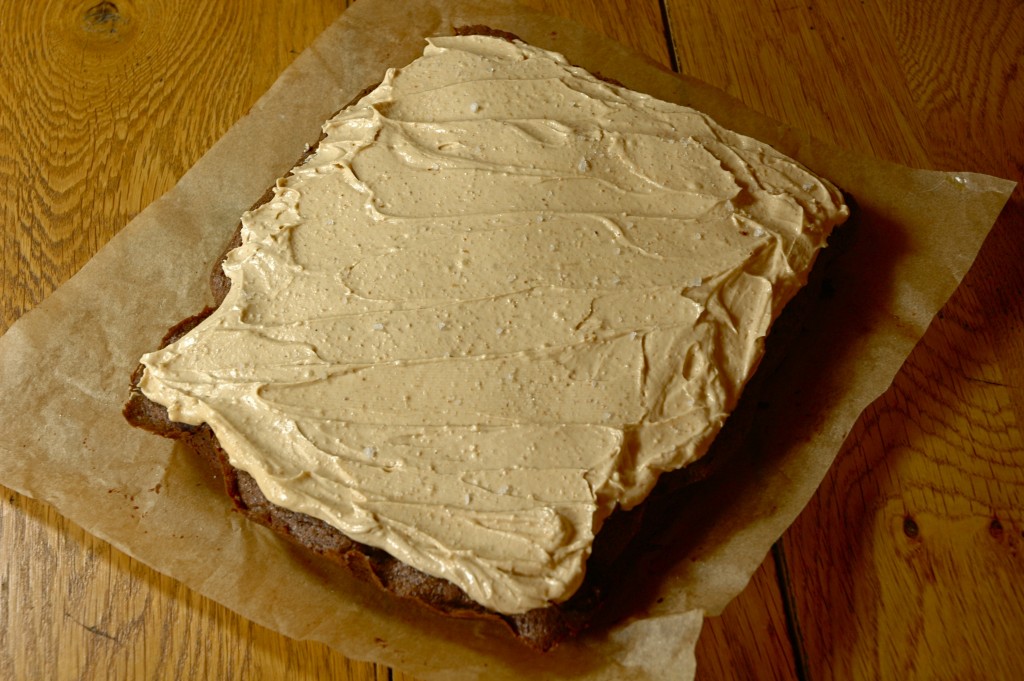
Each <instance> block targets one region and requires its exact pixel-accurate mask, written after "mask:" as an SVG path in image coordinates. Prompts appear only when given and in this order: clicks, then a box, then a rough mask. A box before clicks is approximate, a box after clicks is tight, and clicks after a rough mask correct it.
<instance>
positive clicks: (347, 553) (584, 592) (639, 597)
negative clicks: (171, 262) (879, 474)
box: [123, 26, 821, 651]
mask: <svg viewBox="0 0 1024 681" xmlns="http://www.w3.org/2000/svg"><path fill="white" fill-rule="evenodd" d="M456 33H457V34H460V35H472V34H477V35H489V36H493V37H499V38H504V39H507V40H513V39H517V37H516V36H515V35H513V34H511V33H507V32H504V31H498V30H494V29H490V28H488V27H484V26H467V27H462V28H458V29H456ZM606 80H608V79H606ZM611 82H614V81H611ZM375 87H376V85H374V86H371V87H369V88H367V89H366V90H364V91H363V92H361V93H360V94H359V95H357V96H356V98H354V99H353V101H352V103H355V102H356V101H358V100H359V99H360V98H361V97H362V96H363V95H365V94H367V93H368V92H370V91H371V90H373V89H374V88H375ZM324 136H325V135H323V134H321V136H320V138H319V139H318V140H317V141H316V143H315V144H314V145H313V146H312V147H311V148H310V149H309V150H308V151H307V152H306V153H305V154H304V155H303V156H302V157H300V158H299V159H298V161H297V162H296V164H295V166H298V165H300V164H301V163H302V162H303V161H304V160H305V159H306V158H307V157H308V156H309V155H311V154H312V153H314V152H315V150H316V148H317V146H318V145H319V143H320V141H322V140H323V138H324ZM272 198H273V187H270V188H268V189H267V191H266V192H265V193H264V195H263V196H262V197H261V198H260V199H259V200H258V201H257V202H256V203H255V204H254V205H253V206H252V209H253V210H254V209H256V208H258V207H259V206H261V205H263V204H264V203H266V202H267V201H269V200H271V199H272ZM240 245H241V223H240V222H239V225H238V228H236V230H235V232H234V234H233V236H232V238H231V240H230V242H229V243H228V245H227V247H226V249H225V251H224V254H222V255H221V257H220V258H218V259H217V262H216V264H215V266H214V267H213V270H212V272H211V275H210V288H211V291H212V293H213V298H214V302H215V306H216V305H219V304H220V303H221V302H222V301H223V299H224V298H225V296H226V295H227V293H228V290H229V288H230V280H229V279H228V278H227V277H226V276H225V275H224V273H223V271H222V269H221V262H222V261H223V259H224V256H225V255H226V254H227V252H228V251H230V250H232V249H234V248H236V247H238V246H240ZM820 270H821V268H820V267H817V268H815V272H820ZM816 278H817V277H816ZM816 288H817V287H816V286H809V287H807V288H806V289H805V291H804V292H802V293H801V294H800V295H798V296H797V298H795V299H794V300H793V301H791V303H790V305H789V306H788V307H804V305H800V304H797V303H798V300H802V301H804V302H806V301H807V299H808V297H809V296H808V294H807V289H816ZM213 310H214V308H213V307H207V308H205V309H204V310H203V311H201V312H200V313H198V314H196V315H194V316H192V317H189V318H187V319H184V320H182V321H180V322H179V323H178V324H176V325H175V326H173V327H172V328H171V329H170V330H169V331H168V332H167V334H166V335H165V336H164V338H163V341H162V343H161V346H160V347H164V346H166V345H168V344H170V343H172V342H174V341H176V340H177V339H179V338H180V337H182V336H183V335H185V334H186V333H188V332H189V331H190V330H191V329H193V328H194V327H195V326H197V325H198V324H199V323H201V322H202V321H203V320H204V319H205V318H206V317H207V316H209V315H210V314H211V313H212V312H213ZM785 317H789V318H790V320H792V319H793V318H794V317H802V315H801V314H793V312H791V311H790V310H789V309H788V308H787V314H786V315H784V316H783V317H780V319H779V320H777V322H778V321H782V319H783V318H785ZM777 326H778V323H777ZM783 326H788V327H789V329H788V330H785V331H784V330H783V329H776V328H773V331H772V336H771V338H770V344H771V345H775V346H778V345H780V344H782V345H784V344H786V343H787V342H788V341H787V340H786V339H787V338H788V337H791V336H792V332H793V331H795V328H794V327H793V325H792V324H784V325H783ZM773 357H774V358H777V357H778V354H777V353H773V352H771V351H769V352H768V353H766V356H765V360H766V361H765V362H764V364H773V363H774V362H773V360H772V358H773ZM765 368H769V367H764V366H762V368H761V369H759V371H758V372H757V374H756V375H755V380H753V381H752V382H751V384H749V385H748V386H747V389H746V391H745V394H744V396H743V398H742V400H741V406H740V407H739V408H738V409H737V410H736V412H735V413H734V414H733V415H732V416H731V417H730V419H729V424H728V426H729V429H730V433H731V434H735V433H736V432H743V431H746V430H747V428H748V426H749V418H748V417H749V416H750V414H751V412H752V411H753V409H751V408H746V409H744V406H743V405H744V404H750V403H751V401H756V400H755V398H754V397H753V394H754V393H760V392H761V390H760V384H762V383H763V381H764V375H765V374H766V373H770V371H769V372H766V371H765ZM143 371H144V367H143V366H142V365H141V364H140V365H138V366H137V367H136V369H135V371H134V372H133V373H132V376H131V390H130V396H129V399H128V401H127V403H126V404H125V406H124V409H123V413H124V416H125V418H126V419H127V420H128V422H129V423H131V424H132V425H133V426H136V427H139V428H142V429H145V430H147V431H150V432H153V433H155V434H157V435H160V436H162V437H167V438H171V439H175V440H179V441H181V442H183V443H184V444H185V445H187V446H188V447H189V448H190V449H192V450H193V451H195V453H196V454H197V455H198V456H199V457H200V458H201V459H203V460H205V461H207V462H208V463H209V464H210V470H211V471H213V472H215V474H216V475H218V476H219V477H220V478H221V479H222V480H223V484H224V488H225V491H226V493H227V495H228V496H229V497H230V498H231V500H232V502H233V503H234V505H235V507H236V508H237V509H238V510H239V511H240V512H241V513H243V514H244V515H245V516H246V517H247V518H249V519H250V520H253V521H254V522H257V523H259V524H261V525H264V526H266V527H268V528H270V529H272V530H273V531H274V532H276V533H278V534H279V535H281V536H282V537H284V538H286V539H288V540H289V541H291V542H294V543H296V544H298V545H300V546H302V547H304V548H305V549H307V550H309V551H311V552H313V553H315V554H317V555H319V556H322V557H324V558H326V559H327V560H329V561H331V562H333V563H335V564H337V565H339V566H341V567H344V568H345V569H347V570H348V571H349V572H350V573H351V574H352V575H354V576H355V577H357V578H358V579H360V580H363V581H365V582H367V583H370V584H373V585H375V586H376V587H378V588H380V589H383V590H385V591H387V592H390V593H391V594H394V595H395V596H398V597H402V598H405V599H409V600H410V601H413V602H416V603H418V604H420V605H422V606H424V607H427V608H429V609H431V610H434V611H436V612H440V613H443V614H445V615H448V616H454V617H461V618H472V619H487V620H494V621H499V622H502V623H504V624H505V625H506V626H507V628H508V629H509V631H511V633H512V634H513V635H514V636H515V638H516V639H518V640H519V641H521V642H522V643H525V644H526V645H528V646H530V647H531V648H534V649H537V650H540V651H545V650H549V649H550V648H552V647H553V646H555V645H557V644H558V643H559V642H561V641H563V640H566V639H567V638H571V637H574V636H576V635H578V634H579V633H580V632H582V631H583V630H584V629H586V628H588V627H589V626H593V625H594V624H595V623H596V622H597V621H598V620H601V621H606V620H609V619H614V618H616V617H617V616H618V615H619V614H621V613H622V612H623V610H628V609H635V608H636V607H641V606H642V605H643V603H644V601H645V598H644V592H645V591H646V588H645V584H643V583H633V584H625V582H630V581H632V582H637V580H635V579H632V580H631V579H630V577H631V576H633V575H636V574H638V572H639V571H640V570H641V569H643V568H642V567H638V558H639V557H640V556H641V555H647V554H649V553H658V551H654V552H652V551H649V550H648V549H650V547H651V545H652V544H653V545H660V544H661V543H662V542H661V540H659V539H658V537H659V535H661V533H662V531H663V530H664V528H663V527H662V525H663V523H660V522H657V519H658V516H659V515H660V514H661V513H662V512H671V509H672V508H673V506H674V505H675V503H677V501H678V500H679V496H678V495H679V494H680V490H683V492H682V493H683V494H685V493H686V491H685V490H686V488H687V487H689V486H690V485H691V484H692V483H693V482H696V481H699V480H701V479H703V478H705V477H706V476H707V475H709V474H710V473H711V472H712V471H713V470H715V469H718V468H720V467H721V466H722V464H723V463H724V460H725V459H726V458H728V457H727V456H722V454H721V452H720V450H721V449H722V448H721V447H718V446H715V447H713V448H712V452H709V453H708V454H707V455H705V456H704V457H703V458H702V459H700V460H699V461H697V462H696V463H695V464H692V465H691V466H689V467H687V468H685V469H683V470H680V471H676V472H673V473H671V474H666V475H664V476H663V479H662V481H661V482H660V483H659V486H658V488H656V490H655V492H654V493H653V494H652V495H651V497H650V498H649V499H648V501H646V502H645V503H643V504H641V505H640V506H638V507H637V508H635V509H633V510H631V511H629V512H624V511H621V510H619V511H616V512H615V513H613V514H612V515H611V516H610V517H609V518H608V519H607V520H606V521H605V523H604V526H603V527H602V528H601V531H600V532H599V533H598V535H597V538H596V540H595V543H594V546H593V552H592V554H591V556H590V558H589V559H588V561H587V573H586V577H585V580H584V582H583V584H582V586H581V587H580V588H579V589H578V590H577V592H576V593H575V594H574V595H573V596H572V597H571V598H570V599H569V600H567V601H566V602H564V603H561V604H553V605H550V606H548V607H544V608H537V609H534V610H531V611H529V612H526V613H523V614H518V615H505V614H501V613H497V612H495V611H492V610H489V609H487V608H485V607H483V606H481V605H479V604H478V603H476V602H475V601H473V600H472V599H470V598H469V597H468V596H467V595H466V594H465V592H463V591H462V590H461V589H460V588H459V587H457V586H455V585H454V584H452V583H451V582H448V581H447V580H444V579H441V578H438V577H433V576H431V575H427V574H426V573H423V572H421V571H419V570H417V569H415V568H412V567H410V566H408V565H406V564H404V563H402V562H401V561H399V560H397V559H396V558H394V557H393V556H391V555H390V554H388V553H387V552H386V551H383V550H381V549H377V548H374V547H370V546H367V545H365V544H361V543H359V542H356V541H354V540H352V539H350V538H349V537H347V536H346V535H345V534H343V533H342V532H341V531H339V530H337V529H336V528H334V527H332V526H330V525H328V524H327V523H325V522H323V521H321V520H319V519H317V518H314V517H312V516H308V515H305V514H302V513H297V512H294V511H291V510H288V509H285V508H282V507H280V506H277V505H275V504H273V503H271V502H270V501H268V500H267V498H266V497H265V496H264V495H263V493H262V492H261V491H260V489H259V487H258V486H257V484H256V481H255V480H254V479H253V478H252V477H251V476H250V475H249V474H248V473H246V472H245V471H242V470H239V469H236V468H235V467H233V466H232V465H231V464H230V463H229V461H228V458H227V454H226V453H225V451H224V450H223V449H222V448H221V446H220V443H219V442H218V440H217V437H216V435H215V434H214V433H213V431H212V429H210V428H209V426H207V425H206V424H202V425H199V426H191V425H187V424H183V423H178V422H174V421H172V420H171V419H170V418H169V417H168V414H167V410H166V408H164V407H163V406H162V405H159V404H157V403H155V402H153V401H151V400H150V399H149V398H147V397H146V396H145V395H144V394H143V393H142V392H141V390H140V389H139V381H140V379H141V377H142V374H143ZM744 414H746V415H744ZM720 438H721V435H720ZM733 440H735V438H733ZM725 449H731V447H725ZM645 509H653V510H651V511H650V512H649V515H651V516H653V521H652V522H648V523H644V516H645ZM662 548H665V547H662ZM669 553H673V554H674V553H675V552H669ZM644 581H645V582H646V581H648V580H644ZM647 586H649V585H647ZM613 594H614V596H615V598H614V601H615V603H614V604H612V603H610V601H611V600H613V599H612V598H611V597H612V595H613Z"/></svg>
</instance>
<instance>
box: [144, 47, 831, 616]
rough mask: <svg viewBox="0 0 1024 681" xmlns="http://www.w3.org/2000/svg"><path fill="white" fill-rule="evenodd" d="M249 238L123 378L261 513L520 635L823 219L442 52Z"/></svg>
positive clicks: (619, 123)
mask: <svg viewBox="0 0 1024 681" xmlns="http://www.w3.org/2000/svg"><path fill="white" fill-rule="evenodd" d="M323 129H324V133H325V135H326V137H325V138H324V139H323V140H322V141H321V143H320V144H319V145H318V147H317V148H316V150H315V151H314V153H313V154H312V155H311V156H309V157H308V158H307V159H306V161H305V162H304V163H302V164H301V165H300V166H298V167H296V168H295V169H293V171H292V172H291V174H290V175H289V176H287V177H285V178H284V179H282V180H279V181H278V183H277V187H276V189H275V192H274V196H273V198H272V199H271V200H270V201H268V202H267V203H265V204H263V205H262V206H260V207H259V208H257V209H255V210H253V211H251V212H249V213H247V214H245V215H244V216H243V218H242V245H241V246H240V247H239V248H237V249H235V250H234V251H232V252H231V253H230V254H229V255H228V256H227V259H226V260H225V262H224V265H223V267H224V271H225V273H226V274H227V276H228V277H229V278H230V280H231V289H230V292H229V293H228V295H227V297H226V299H225V300H224V301H223V303H222V304H221V305H220V307H219V309H217V310H216V311H215V312H214V313H213V314H212V315H211V316H210V317H209V318H208V319H206V320H205V321H204V322H203V323H202V324H200V325H199V326H198V327H197V328H195V329H194V330H193V331H191V332H190V333H188V334H187V335H186V336H184V337H183V338H181V339H180V340H178V341H177V342H175V343H173V344H171V345H169V346H167V347H166V348H163V349H161V350H159V351H157V352H153V353H150V354H148V355H146V356H144V357H143V358H142V362H143V364H144V365H145V367H146V371H145V374H144V376H143V379H142V381H141V384H140V387H141V389H142V391H143V392H144V394H145V395H146V396H148V397H149V398H150V399H152V400H154V401H155V402H158V403H160V404H163V405H164V406H166V407H167V409H168V412H169V415H170V417H171V418H172V419H173V420H175V421H180V422H183V423H189V424H199V423H204V422H205V423H207V424H209V425H210V427H211V428H212V429H213V431H214V432H215V434H216V435H217V438H218V440H219V441H220V443H221V445H222V446H223V448H224V449H225V451H226V452H227V455H228V458H229V460H230V462H231V464H232V465H233V466H235V467H236V468H239V469H241V470H244V471H246V472H248V473H249V474H251V475H252V476H253V477H254V478H255V480H256V481H257V483H258V484H259V487H260V489H261V490H262V491H263V493H264V494H265V495H266V497H267V498H268V499H269V500H270V501H272V502H273V503H275V504H278V505H280V506H283V507H285V508H288V509H291V510H294V511H298V512H302V513H306V514H309V515H311V516H314V517H317V518H320V519H322V520H324V521H325V522H327V523H329V524H331V525H332V526H334V527H336V528H337V529H339V530H340V531H342V532H343V533H344V534H346V535H347V536H349V537H351V538H352V539H354V540H356V541H359V542H362V543H364V544H368V545H370V546H375V547H379V548H381V549H384V550H386V551H388V552H389V553H391V554H392V555H394V556H395V557H396V558H398V559H399V560H401V561H403V562H404V563H406V564H408V565H411V566H413V567H415V568H418V569H419V570H422V571H423V572H426V573H428V574H431V575H434V576H438V577H442V578H445V579H448V580H449V581H451V582H453V583H454V584H456V585H458V586H459V587H461V588H462V589H463V590H464V591H465V592H466V593H467V594H468V595H469V596H470V597H471V598H473V599H474V600H475V601H477V602H479V603H480V604H482V605H484V606H486V607H488V608H491V609H493V610H496V611H498V612H502V613H509V614H512V613H522V612H525V611H528V610H530V609H532V608H537V607H544V606H547V605H549V604H551V603H557V602H561V601H564V600H565V599H566V598H568V597H569V596H570V595H571V594H572V593H573V592H574V591H575V590H576V588H577V587H578V586H579V584H580V582H581V580H582V579H583V575H584V571H585V563H586V559H587V556H588V555H589V553H590V550H591V546H592V543H593V540H594V536H595V535H596V533H597V532H598V531H599V529H600V527H601V524H602V522H603V521H604V519H605V518H606V517H607V516H608V514H609V513H611V512H612V511H613V510H614V509H615V508H616V507H623V508H630V507H632V506H634V505H636V504H637V503H639V502H640V501H642V500H643V499H644V497H645V496H647V494H648V493H649V492H650V490H651V489H652V487H653V486H654V484H655V482H656V481H657V479H658V476H659V475H660V474H661V473H662V472H665V471H668V470H672V469H676V468H679V467H682V466H685V465H687V464H688V463H690V462H691V461H693V460H694V459H696V458H698V457H700V456H701V455H702V454H704V453H705V452H706V450H707V448H708V446H709V444H710V443H711V441H712V439H713V438H714V437H715V435H716V434H717V433H718V431H719V430H720V428H721V426H722V424H723V421H724V419H725V418H726V416H727V415H728V414H729V412H730V411H731V410H732V409H733V408H734V407H735V405H736V402H737V400H738V398H739V395H740V392H741V391H742V389H743V386H744V384H745V383H746V382H747V381H748V379H749V378H750V376H751V375H752V373H753V372H754V370H755V369H756V367H757V364H758V362H759V360H760V357H761V355H762V351H763V340H764V337H765V335H766V334H767V333H768V330H769V327H770V325H771V323H772V321H773V320H774V319H775V318H776V317H777V315H778V314H779V312H780V311H781V309H782V307H783V306H784V305H785V303H786V302H787V301H788V300H789V299H790V298H791V297H792V296H793V294H794V293H795V292H796V291H797V290H798V289H799V288H800V286H802V285H803V283H804V282H805V280H806V274H807V272H808V271H809V270H810V268H811V266H812V264H813V262H814V259H815V257H816V255H817V253H818V251H819V250H820V249H821V248H822V247H823V246H824V244H825V241H826V239H827V237H828V235H829V232H830V231H831V230H832V228H833V227H834V226H835V225H836V224H838V223H840V222H842V221H843V220H844V219H845V218H846V215H847V209H846V207H845V206H844V205H843V202H842V198H841V196H840V194H839V192H838V191H837V190H836V189H835V188H834V187H833V186H832V185H830V184H829V183H828V182H827V181H825V180H822V179H820V178H818V177H816V176H814V175H813V174H812V173H811V172H809V171H808V170H807V169H805V168H803V167H802V166H800V165H799V164H798V163H796V162H795V161H793V160H791V159H789V158H786V157H785V156H783V155H781V154H780V153H778V152H777V151H775V150H774V149H772V148H770V147H768V146H766V145H764V144H761V143H759V142H757V141H755V140H752V139H750V138H747V137H743V136H741V135H738V134H735V133H733V132H730V131H728V130H724V129H722V128H721V127H719V126H718V125H716V124H715V123H714V122H713V121H711V120H710V119H709V118H708V117H707V116H705V115H703V114H701V113H699V112H697V111H694V110H693V109H689V108H686V107H682V106H678V105H675V104H670V103H666V102H663V101H659V100H656V99H654V98H651V97H649V96H647V95H644V94H640V93H637V92H633V91H630V90H628V89H626V88H623V87H619V86H616V85H613V84H609V83H607V82H604V81H602V80H599V79H597V78H595V77H594V76H592V75H590V74H588V73H587V72H585V71H583V70H581V69H579V68H576V67H573V66H572V65H570V64H569V63H568V62H567V61H566V60H565V58H563V57H562V56H561V55H558V54H555V53H551V52H547V51H544V50H541V49H538V48H534V47H531V46H528V45H525V44H523V43H520V42H513V41H506V40H501V39H497V38H490V37H483V36H465V37H438V38H433V39H431V40H430V41H429V45H428V47H427V48H426V50H425V51H424V54H423V56H422V57H420V58H419V59H417V60H416V61H414V62H412V63H411V64H409V65H408V66H406V67H403V68H400V69H392V70H389V71H388V72H387V74H386V76H385V77H384V80H383V82H382V83H381V84H380V86H379V87H377V88H376V89H375V90H374V91H372V92H371V93H370V94H368V95H367V96H365V97H363V98H362V99H361V100H360V101H359V102H357V103H356V104H355V105H353V106H351V107H349V108H347V109H346V110H344V111H342V112H341V113H339V114H338V115H337V116H335V117H334V118H332V119H331V120H329V121H328V122H327V123H326V124H325V125H324V128H323Z"/></svg>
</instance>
